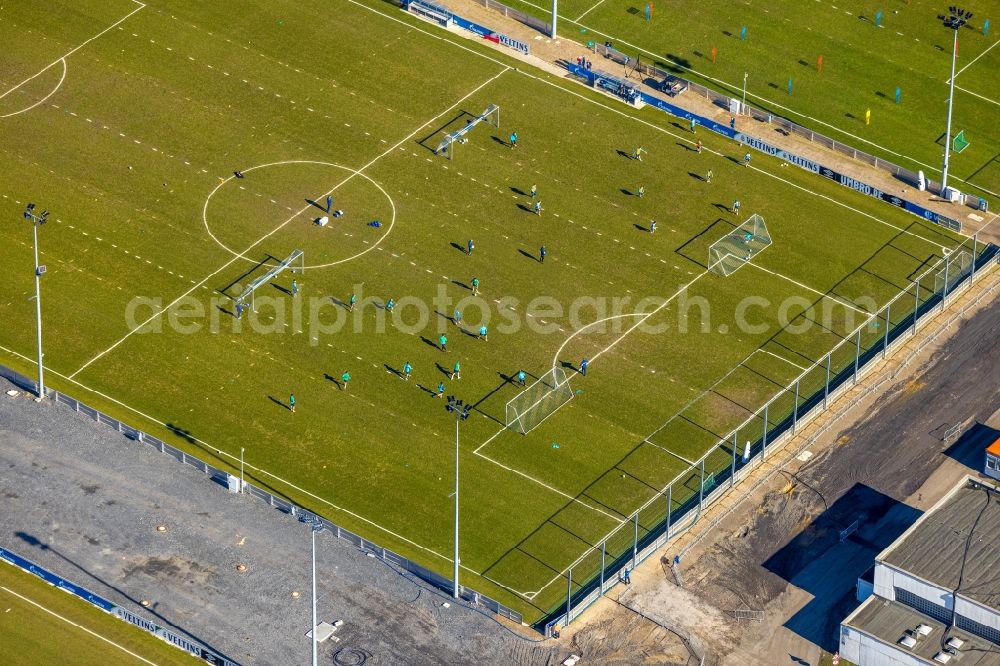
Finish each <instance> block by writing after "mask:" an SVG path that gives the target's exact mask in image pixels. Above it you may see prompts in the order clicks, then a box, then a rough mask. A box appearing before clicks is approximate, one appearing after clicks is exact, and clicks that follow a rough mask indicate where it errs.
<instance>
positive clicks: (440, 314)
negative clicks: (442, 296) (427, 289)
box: [434, 310, 458, 325]
mask: <svg viewBox="0 0 1000 666" xmlns="http://www.w3.org/2000/svg"><path fill="white" fill-rule="evenodd" d="M434 314H436V315H437V316H438V317H441V318H442V319H446V320H448V321H449V322H451V323H452V324H455V325H458V322H456V321H455V318H454V317H449V316H448V315H446V314H445V313H443V312H441V311H440V310H435V311H434Z"/></svg>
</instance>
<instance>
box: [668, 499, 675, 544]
mask: <svg viewBox="0 0 1000 666" xmlns="http://www.w3.org/2000/svg"><path fill="white" fill-rule="evenodd" d="M673 503H674V487H673V485H669V486H667V541H670V509H671V504H673Z"/></svg>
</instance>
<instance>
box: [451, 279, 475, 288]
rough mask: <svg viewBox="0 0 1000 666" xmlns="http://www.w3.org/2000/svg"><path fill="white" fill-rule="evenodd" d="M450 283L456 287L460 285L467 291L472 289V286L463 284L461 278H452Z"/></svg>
mask: <svg viewBox="0 0 1000 666" xmlns="http://www.w3.org/2000/svg"><path fill="white" fill-rule="evenodd" d="M451 283H452V284H453V285H455V286H456V287H461V288H462V289H468V290H469V291H472V287H470V286H469V285H467V284H465V283H464V282H462V281H461V280H452V281H451Z"/></svg>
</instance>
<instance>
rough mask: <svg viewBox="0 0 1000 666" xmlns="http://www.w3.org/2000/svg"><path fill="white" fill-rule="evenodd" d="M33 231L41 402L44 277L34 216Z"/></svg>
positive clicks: (39, 397) (39, 393) (40, 394)
mask: <svg viewBox="0 0 1000 666" xmlns="http://www.w3.org/2000/svg"><path fill="white" fill-rule="evenodd" d="M31 229H32V232H33V234H34V238H35V328H36V329H37V332H38V396H37V397H36V400H37V401H38V402H41V401H42V400H43V399H44V398H45V372H44V370H43V367H42V282H41V278H42V275H41V273H40V272H39V270H38V222H37V220H35V219H34V216H32V219H31Z"/></svg>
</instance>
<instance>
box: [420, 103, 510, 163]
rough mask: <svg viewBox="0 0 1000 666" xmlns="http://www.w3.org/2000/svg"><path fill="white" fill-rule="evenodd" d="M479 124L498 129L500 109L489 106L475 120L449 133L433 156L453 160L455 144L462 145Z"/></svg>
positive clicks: (494, 105)
mask: <svg viewBox="0 0 1000 666" xmlns="http://www.w3.org/2000/svg"><path fill="white" fill-rule="evenodd" d="M479 123H486V124H487V125H491V126H492V127H495V128H497V129H500V107H499V106H497V105H496V104H490V105H489V106H487V107H486V109H485V110H483V112H482V113H480V114H479V115H478V116H476V117H475V118H473V119H471V120H469V121H468V122H466V124H465V127H463V128H462V129H459V130H456V131H454V132H449V133H448V134H446V135H445V136H444V138H443V139H441V143H439V144H438V147H437V148H435V149H434V154H435V155H444V156H445V157H446V158H448V159H449V160H453V159H455V144H456V143H462V139H464V138H465V136H466V135H467V134H468V133H469V132H471V131H472V128H474V127H475V126H476V125H478V124H479Z"/></svg>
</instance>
